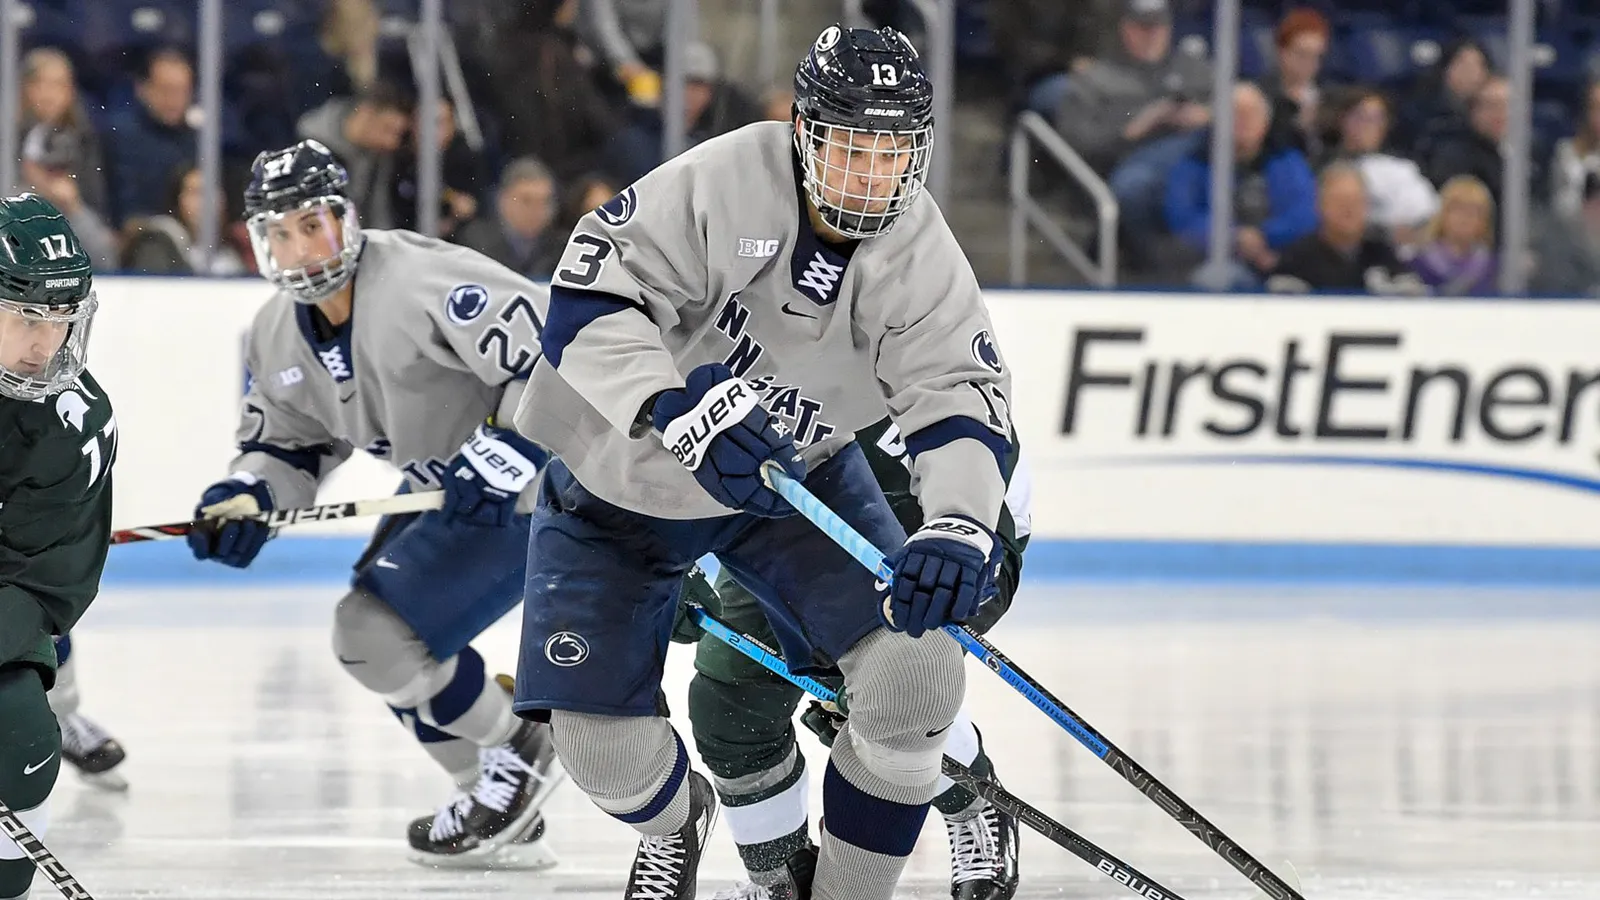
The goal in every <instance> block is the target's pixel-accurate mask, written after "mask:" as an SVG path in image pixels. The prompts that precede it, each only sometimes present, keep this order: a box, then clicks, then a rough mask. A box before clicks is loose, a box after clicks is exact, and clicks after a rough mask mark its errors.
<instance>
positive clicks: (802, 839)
mask: <svg viewBox="0 0 1600 900" xmlns="http://www.w3.org/2000/svg"><path fill="white" fill-rule="evenodd" d="M713 781H714V782H715V784H716V786H717V794H718V795H719V796H720V797H721V798H722V821H723V822H724V823H725V824H726V825H727V827H728V833H729V834H731V835H732V836H733V841H734V843H735V844H736V845H737V846H738V848H739V858H740V859H741V860H743V861H744V867H745V871H747V872H749V873H750V879H751V880H752V881H754V882H755V883H756V884H766V883H769V881H770V880H772V879H773V878H776V877H777V875H778V874H779V870H781V869H782V868H783V866H784V863H785V862H787V861H788V859H789V857H791V856H793V855H794V854H795V853H796V852H797V851H799V850H800V849H801V848H803V847H805V846H806V845H807V844H809V843H810V841H811V836H810V830H809V829H808V828H807V811H808V810H809V809H810V806H809V802H808V794H809V790H808V785H809V782H808V780H807V778H806V759H805V757H804V756H801V755H800V752H799V749H798V748H796V747H795V746H794V744H793V743H791V744H790V746H789V756H788V758H787V759H785V760H784V761H783V762H781V763H779V764H778V765H776V766H774V767H773V768H771V769H768V770H766V771H764V772H756V773H754V774H752V775H746V776H743V777H740V778H720V777H717V778H713ZM764 875H770V876H772V877H771V878H769V879H767V880H763V876H764Z"/></svg>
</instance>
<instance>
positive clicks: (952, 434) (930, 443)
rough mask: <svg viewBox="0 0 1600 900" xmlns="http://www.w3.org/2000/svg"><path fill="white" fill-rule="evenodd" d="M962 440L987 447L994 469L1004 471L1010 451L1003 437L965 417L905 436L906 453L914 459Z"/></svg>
mask: <svg viewBox="0 0 1600 900" xmlns="http://www.w3.org/2000/svg"><path fill="white" fill-rule="evenodd" d="M962 438H972V439H973V440H975V441H978V442H980V443H982V444H983V445H984V446H985V447H988V448H989V452H990V453H993V454H994V461H995V466H996V467H997V468H998V469H999V470H1000V471H1002V472H1004V471H1005V461H1006V456H1007V455H1008V454H1009V453H1010V451H1011V446H1010V444H1008V443H1007V442H1006V439H1005V438H1002V437H1001V436H1000V435H998V434H995V433H994V432H993V431H991V430H990V429H989V428H987V427H985V426H984V424H983V423H982V422H979V421H978V420H977V419H973V418H970V417H968V416H951V417H950V418H948V419H940V420H939V421H937V422H934V423H933V424H932V425H929V426H927V427H926V428H923V429H921V430H920V431H917V432H914V433H912V434H909V435H907V436H906V453H908V454H910V456H911V458H912V459H916V458H917V457H918V456H920V455H922V454H924V453H927V452H928V451H929V450H937V449H939V448H940V447H943V446H944V445H946V444H949V443H952V442H954V441H958V440H961V439H962Z"/></svg>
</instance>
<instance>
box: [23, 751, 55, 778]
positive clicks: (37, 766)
mask: <svg viewBox="0 0 1600 900" xmlns="http://www.w3.org/2000/svg"><path fill="white" fill-rule="evenodd" d="M55 755H56V753H55V751H54V750H52V751H50V755H49V756H46V757H45V758H44V759H41V760H39V762H37V763H35V764H34V765H31V766H23V767H22V774H24V775H32V774H33V773H35V772H37V771H39V770H40V769H42V768H44V767H45V764H46V763H48V762H50V760H52V759H54V758H55Z"/></svg>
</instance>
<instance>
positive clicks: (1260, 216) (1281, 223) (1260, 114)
mask: <svg viewBox="0 0 1600 900" xmlns="http://www.w3.org/2000/svg"><path fill="white" fill-rule="evenodd" d="M1271 130H1272V106H1271V104H1270V103H1268V102H1267V98H1266V95H1265V94H1263V93H1261V89H1260V88H1258V87H1256V86H1255V85H1254V84H1250V83H1248V82H1246V83H1242V84H1239V85H1237V86H1236V87H1235V88H1234V92H1233V147H1234V189H1233V191H1232V196H1231V198H1230V199H1231V200H1232V202H1233V219H1234V263H1235V266H1234V272H1233V275H1232V281H1233V283H1234V284H1235V285H1237V286H1239V287H1240V288H1241V289H1243V288H1248V287H1256V286H1259V285H1260V284H1261V278H1262V276H1264V275H1265V274H1267V273H1269V272H1271V271H1273V270H1274V269H1276V268H1277V266H1278V254H1280V253H1282V252H1283V251H1284V249H1285V248H1287V247H1288V246H1289V245H1290V244H1293V243H1294V242H1295V241H1298V240H1299V239H1300V238H1302V237H1305V236H1306V235H1308V234H1310V233H1311V232H1312V231H1313V230H1315V229H1316V227H1317V208H1316V193H1317V186H1316V179H1315V177H1314V176H1313V175H1312V174H1311V165H1310V164H1309V163H1307V162H1306V158H1305V154H1303V153H1301V152H1300V151H1299V150H1298V149H1296V148H1294V147H1293V146H1289V145H1287V144H1282V143H1278V144H1274V143H1271V142H1270V141H1268V136H1269V134H1270V132H1271ZM1208 144H1209V142H1205V141H1202V142H1200V144H1199V146H1197V147H1196V149H1195V150H1194V152H1192V153H1191V154H1190V155H1189V156H1187V157H1185V158H1184V159H1182V160H1180V161H1179V162H1178V164H1177V165H1176V166H1174V167H1173V169H1172V173H1171V175H1170V177H1169V178H1168V182H1167V194H1166V210H1167V226H1168V227H1169V228H1170V229H1171V230H1172V233H1173V234H1175V235H1177V236H1178V237H1179V238H1180V239H1182V240H1183V241H1184V242H1185V243H1186V244H1188V245H1189V246H1190V247H1191V248H1193V249H1195V250H1197V251H1204V249H1205V248H1206V246H1207V242H1208V238H1209V234H1210V227H1211V204H1212V202H1213V198H1212V196H1211V151H1210V147H1209V146H1208Z"/></svg>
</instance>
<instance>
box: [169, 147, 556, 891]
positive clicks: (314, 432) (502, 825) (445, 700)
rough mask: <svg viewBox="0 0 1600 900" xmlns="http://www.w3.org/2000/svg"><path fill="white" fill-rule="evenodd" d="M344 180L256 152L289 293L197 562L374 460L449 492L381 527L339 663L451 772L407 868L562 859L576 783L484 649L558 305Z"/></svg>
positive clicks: (254, 344) (270, 320)
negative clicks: (352, 196) (542, 317)
mask: <svg viewBox="0 0 1600 900" xmlns="http://www.w3.org/2000/svg"><path fill="white" fill-rule="evenodd" d="M347 182H348V179H347V176H346V174H345V170H344V168H343V167H342V166H340V165H339V164H338V162H337V161H336V160H335V159H334V157H333V156H332V155H331V154H330V153H329V152H328V150H327V149H326V148H325V147H323V146H322V145H321V144H318V143H316V142H315V141H305V142H302V143H299V144H296V145H295V146H293V147H290V148H288V149H285V150H281V151H277V152H271V153H263V154H261V156H259V157H257V159H256V161H255V164H254V168H253V171H252V178H251V181H250V185H249V187H248V188H247V189H246V192H245V211H246V215H247V216H248V224H249V229H250V236H251V239H252V242H253V243H254V245H255V250H256V257H257V261H258V262H259V263H260V269H261V272H262V273H263V274H264V275H265V276H266V277H267V278H268V280H270V281H271V282H272V283H273V284H275V285H276V286H277V287H278V289H279V290H278V293H277V295H276V296H274V297H273V298H272V300H270V301H269V302H268V303H267V304H266V305H265V306H263V307H262V308H261V311H260V312H259V313H258V314H257V315H256V318H255V322H254V325H253V326H252V328H251V330H250V334H249V338H248V344H247V349H246V366H247V369H248V372H249V374H250V383H249V387H248V389H247V392H246V395H245V398H244V402H243V407H242V415H241V422H240V425H239V432H238V439H239V455H238V457H236V458H235V459H234V461H233V463H232V465H231V466H230V467H229V468H230V473H231V474H230V475H229V476H228V477H227V478H226V479H224V480H222V481H220V482H218V483H216V484H214V485H212V486H211V487H209V488H207V489H206V491H205V493H204V494H203V495H202V496H201V499H200V503H199V505H198V506H197V508H196V510H195V515H196V517H197V518H200V517H205V518H206V519H208V521H209V527H207V528H203V529H196V530H195V531H194V532H192V533H191V534H190V538H189V543H190V546H191V548H192V549H193V550H194V554H195V556H196V558H199V559H216V560H218V561H220V562H223V563H225V564H227V565H231V566H238V567H244V566H247V565H249V564H250V562H251V560H253V559H254V558H255V556H256V554H257V553H258V552H259V551H260V550H261V548H262V546H263V545H264V544H265V543H266V541H267V539H268V537H269V536H270V535H269V533H268V531H267V529H266V527H265V526H264V525H263V524H262V523H261V522H259V521H255V520H251V519H246V518H242V517H243V516H248V515H251V514H254V513H256V512H259V511H261V510H267V509H273V508H280V509H281V508H291V507H298V506H306V505H309V504H310V503H312V502H313V499H314V497H315V494H316V489H317V485H318V483H319V482H320V481H321V479H322V477H323V476H324V475H325V474H326V473H327V472H328V471H329V470H331V469H332V468H333V467H335V466H337V465H338V464H339V463H340V462H342V461H343V460H344V459H346V458H347V457H348V456H349V455H350V453H351V452H352V451H353V449H355V448H361V449H364V450H366V451H367V452H368V453H371V454H373V455H374V456H377V457H378V458H380V459H386V460H389V461H390V462H392V463H393V464H394V465H396V466H397V467H398V468H399V469H400V470H401V471H402V472H403V473H404V474H405V483H404V485H403V486H402V487H401V490H402V491H409V490H436V489H443V491H444V494H445V504H444V508H443V509H441V510H437V511H430V512H424V513H420V514H411V515H407V516H399V517H392V518H388V519H385V520H383V521H381V522H379V524H378V527H377V530H376V534H375V536H374V537H373V540H372V542H371V544H370V546H369V547H368V549H367V551H366V552H365V553H364V554H363V555H362V557H361V559H360V560H359V561H357V562H356V565H355V576H354V579H353V583H352V587H351V590H350V592H349V593H348V594H347V595H345V597H344V598H343V599H342V600H340V601H339V604H338V607H337V610H336V612H335V614H334V625H333V649H334V652H335V653H336V655H337V656H338V659H339V663H340V665H341V666H343V667H344V669H345V671H347V672H349V673H350V675H351V676H353V677H354V678H355V679H356V680H357V681H358V682H360V683H361V684H362V685H363V686H365V687H366V688H368V689H369V690H371V691H373V692H374V693H376V694H378V695H379V696H380V697H382V698H383V701H384V702H385V703H387V704H388V705H389V707H390V708H391V709H392V710H393V711H394V713H395V715H396V716H398V717H399V718H400V720H401V721H402V723H404V724H406V725H407V726H408V727H409V728H411V729H412V730H413V731H414V732H415V734H416V736H417V738H418V739H419V740H420V741H421V742H422V745H423V747H424V748H426V749H427V751H428V752H429V753H430V754H431V755H432V756H433V757H434V759H436V760H437V761H438V762H439V763H440V764H441V765H443V767H444V768H445V770H446V771H447V772H448V773H449V774H450V775H451V776H452V777H453V778H454V779H455V781H456V784H457V787H458V792H457V793H456V795H455V796H453V797H452V798H451V800H450V802H449V803H447V804H446V805H445V806H444V807H443V808H442V809H440V810H439V812H438V813H436V814H435V815H431V816H424V817H422V818H420V819H417V820H416V821H414V822H412V823H411V827H410V831H409V835H408V838H409V841H410V845H411V850H412V859H414V860H415V861H418V862H421V863H424V864H427V865H437V866H462V867H491V868H493V867H508V868H509V867H522V868H532V867H541V866H544V865H548V864H550V863H551V862H552V861H553V860H552V858H551V856H550V854H549V853H548V851H547V850H546V849H545V847H544V846H543V845H542V844H541V843H540V841H539V839H540V838H541V837H542V835H543V832H544V822H543V819H542V818H541V817H540V816H539V812H538V810H539V806H540V805H541V804H542V803H543V802H544V800H545V798H546V797H548V795H549V793H550V791H551V790H552V789H553V788H554V787H555V786H556V784H557V783H558V782H559V779H560V777H561V772H560V769H559V764H558V762H557V761H556V759H555V754H554V751H553V748H552V747H551V745H550V740H549V729H548V728H547V727H545V726H542V725H535V724H533V723H530V722H523V721H521V720H519V719H518V718H517V717H516V716H515V715H513V714H512V711H511V698H510V696H509V695H508V694H507V693H506V691H505V690H504V689H503V688H502V687H500V685H498V684H497V683H496V681H495V680H494V679H493V678H490V677H488V676H487V673H486V672H485V668H484V662H483V658H482V657H481V656H480V655H479V654H478V652H477V651H476V650H474V649H473V648H472V647H471V646H470V644H469V642H470V641H471V640H472V639H473V638H475V637H476V636H477V635H478V634H479V633H481V632H482V631H483V630H484V629H485V628H487V627H488V626H489V625H491V624H493V623H494V622H495V621H496V620H497V619H499V618H500V617H502V616H503V615H505V614H506V613H507V612H508V611H510V610H511V609H512V607H514V606H515V605H516V604H517V602H518V601H519V600H520V599H521V584H522V573H523V570H524V568H525V565H526V558H527V557H526V552H527V536H528V523H529V517H528V514H527V513H528V510H529V509H531V507H532V502H533V496H532V491H531V490H530V489H529V486H530V485H531V484H532V483H533V482H534V480H535V475H536V474H537V472H538V469H539V467H540V466H541V465H543V463H544V461H545V458H546V454H545V452H544V451H543V450H541V449H540V448H539V447H538V446H536V445H534V444H533V443H531V442H530V441H528V440H527V439H525V438H523V437H521V436H520V435H518V434H517V433H516V432H515V431H512V430H510V429H509V428H507V427H505V426H504V425H502V424H501V423H508V422H509V421H510V417H511V414H512V413H513V411H514V410H515V409H516V406H517V402H518V399H519V398H520V397H521V396H522V393H523V389H524V387H525V386H526V384H527V380H526V379H527V375H528V372H529V371H530V369H531V368H532V365H533V361H534V359H536V358H537V356H538V353H539V351H538V343H537V342H538V323H537V320H536V318H535V316H536V313H535V308H536V305H538V306H543V305H544V304H545V303H546V298H545V295H544V291H543V290H542V289H541V288H539V287H538V286H536V285H534V284H533V283H531V282H529V281H527V280H525V279H523V278H522V277H520V276H518V275H517V274H515V273H514V272H512V271H510V270H509V269H507V268H505V267H504V266H501V265H499V264H498V263H495V262H493V261H491V260H489V259H488V258H486V257H483V256H481V255H479V254H477V253H475V252H473V251H471V250H467V249H465V248H462V247H457V246H454V245H451V244H446V243H443V242H441V241H436V240H433V239H431V238H426V237H422V236H421V235H417V234H414V233H412V232H408V231H383V230H362V229H361V228H360V227H359V226H358V224H357V219H356V210H355V208H354V206H353V205H352V204H351V202H350V200H349V198H348V197H347V196H346V194H345V188H346V185H347Z"/></svg>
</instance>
